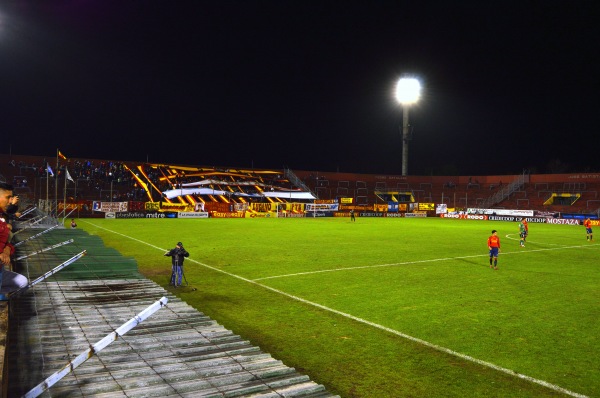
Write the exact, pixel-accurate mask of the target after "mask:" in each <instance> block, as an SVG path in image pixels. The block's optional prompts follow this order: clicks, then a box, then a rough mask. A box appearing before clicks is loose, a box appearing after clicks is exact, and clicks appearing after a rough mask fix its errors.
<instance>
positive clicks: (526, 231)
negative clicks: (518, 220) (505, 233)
mask: <svg viewBox="0 0 600 398" xmlns="http://www.w3.org/2000/svg"><path fill="white" fill-rule="evenodd" d="M522 223H523V225H524V226H525V239H523V241H524V242H527V235H529V224H527V220H526V219H525V217H523V219H522Z"/></svg>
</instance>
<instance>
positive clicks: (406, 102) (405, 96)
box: [396, 77, 421, 176]
mask: <svg viewBox="0 0 600 398" xmlns="http://www.w3.org/2000/svg"><path fill="white" fill-rule="evenodd" d="M420 96H421V83H420V82H419V81H418V80H417V79H415V78H414V77H401V78H400V80H398V83H397V84H396V100H397V101H398V102H399V103H400V104H401V105H402V175H403V176H406V175H408V140H409V139H410V134H409V131H408V110H409V108H410V106H411V105H413V104H415V103H416V102H417V101H418V100H419V97H420Z"/></svg>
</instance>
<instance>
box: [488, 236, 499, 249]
mask: <svg viewBox="0 0 600 398" xmlns="http://www.w3.org/2000/svg"><path fill="white" fill-rule="evenodd" d="M488 247H497V248H498V249H499V248H500V237H499V236H494V235H492V236H490V237H489V238H488Z"/></svg>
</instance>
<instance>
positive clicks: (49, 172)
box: [46, 163, 54, 177]
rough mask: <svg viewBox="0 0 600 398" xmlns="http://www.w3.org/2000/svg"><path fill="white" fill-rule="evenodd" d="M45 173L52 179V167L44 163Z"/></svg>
mask: <svg viewBox="0 0 600 398" xmlns="http://www.w3.org/2000/svg"><path fill="white" fill-rule="evenodd" d="M46 173H48V174H50V175H51V176H52V177H54V172H53V171H52V167H50V163H46Z"/></svg>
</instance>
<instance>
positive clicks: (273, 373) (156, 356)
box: [0, 228, 339, 398]
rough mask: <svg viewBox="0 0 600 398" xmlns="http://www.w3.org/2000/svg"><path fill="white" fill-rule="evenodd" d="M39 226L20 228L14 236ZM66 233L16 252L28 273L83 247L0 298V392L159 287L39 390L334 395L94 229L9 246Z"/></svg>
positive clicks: (11, 393) (38, 377)
mask: <svg viewBox="0 0 600 398" xmlns="http://www.w3.org/2000/svg"><path fill="white" fill-rule="evenodd" d="M38 232H39V231H36V230H33V229H31V230H27V231H24V232H23V234H21V235H19V240H20V241H26V240H27V238H29V237H31V236H33V235H34V234H36V233H38ZM71 239H72V240H73V242H72V243H70V244H67V245H61V246H59V247H57V248H55V249H53V250H51V251H47V252H44V253H43V254H40V255H33V256H31V257H27V258H25V259H23V260H21V261H20V262H17V265H16V266H17V268H16V269H17V270H18V271H21V272H22V273H25V274H26V275H27V276H28V277H29V278H30V280H34V279H35V278H37V277H39V276H40V275H43V274H44V273H45V272H47V271H48V270H49V269H50V268H52V267H53V266H56V265H58V264H61V263H63V262H65V261H66V260H68V259H69V258H72V256H73V255H74V254H77V253H81V252H82V251H86V255H85V256H84V257H82V258H81V259H79V260H77V261H76V262H74V263H73V264H72V265H70V266H69V267H67V268H66V269H64V270H62V271H60V272H58V273H56V274H54V275H52V276H50V277H49V278H48V279H46V280H44V281H42V282H39V283H38V284H36V285H35V286H33V287H31V288H30V289H29V290H28V291H26V292H24V293H21V294H20V295H18V296H13V297H11V299H10V302H2V303H0V341H2V342H3V344H2V345H1V348H2V349H3V350H4V352H3V355H2V357H1V359H2V361H0V362H1V363H0V366H1V367H2V370H3V373H2V374H3V378H2V385H3V395H2V396H3V397H19V396H22V395H23V394H25V393H27V392H28V391H30V390H31V389H32V388H34V387H35V386H37V385H38V384H40V383H41V382H42V381H44V379H46V378H47V377H49V376H50V375H52V374H55V373H56V372H58V371H59V370H61V369H63V367H65V366H66V365H67V364H68V362H69V361H70V360H73V359H74V358H76V357H77V356H78V355H80V354H82V353H84V352H85V351H86V349H89V348H90V346H91V345H93V344H95V343H97V342H98V341H100V340H101V339H102V338H104V337H106V336H107V335H109V334H110V333H112V332H113V331H114V330H115V328H117V327H119V326H120V325H122V324H123V323H124V322H127V321H128V320H130V319H132V318H133V317H134V316H135V315H137V314H139V313H140V312H141V311H142V310H144V309H146V308H147V307H148V306H150V305H151V304H153V303H155V302H156V301H157V300H159V299H161V297H166V298H167V299H168V303H167V305H166V306H164V307H163V308H161V309H159V310H158V311H157V312H156V314H154V315H152V316H151V317H149V318H148V319H146V320H145V321H143V322H141V323H140V324H139V325H137V326H136V327H135V328H134V329H132V330H131V331H130V332H129V333H127V334H126V335H125V336H122V337H119V338H117V339H115V341H114V342H112V343H111V344H110V345H109V346H107V347H106V348H105V349H103V350H102V351H101V352H99V353H97V354H95V355H92V356H91V357H90V358H89V359H88V360H87V361H86V362H84V363H83V364H81V365H80V366H79V367H77V368H75V369H71V370H70V372H69V373H68V374H67V375H66V376H65V377H64V378H62V379H61V380H60V381H57V382H56V384H54V385H53V386H52V387H50V390H49V391H47V392H46V393H44V394H43V395H42V396H43V397H49V396H54V397H58V396H64V397H67V396H69V397H71V396H77V397H92V396H95V397H101V396H102V397H109V396H110V397H113V396H128V397H134V396H137V397H142V396H144V397H149V396H155V397H159V396H160V397H167V396H239V397H248V396H252V397H265V398H266V397H275V396H278V397H280V396H286V397H306V398H311V397H312V398H333V397H337V396H336V395H334V394H331V393H329V392H328V391H327V389H326V388H325V387H324V386H323V385H320V384H317V383H315V382H313V381H311V380H310V378H309V377H308V376H306V375H303V374H300V373H298V372H297V371H296V370H295V369H294V368H290V367H288V366H286V365H285V364H283V363H282V362H281V361H278V360H276V359H274V358H272V357H271V356H270V355H269V354H268V353H265V352H263V351H262V350H261V349H260V348H259V347H256V346H253V345H252V344H250V343H249V342H248V341H246V340H245V339H243V338H242V337H241V336H237V335H235V334H234V333H232V332H231V331H229V330H226V329H225V328H224V327H223V326H221V325H219V324H218V323H217V322H215V321H214V320H212V319H210V318H209V317H207V316H206V315H204V314H203V313H201V312H200V311H198V310H196V309H194V308H192V307H191V306H189V305H187V304H186V303H185V302H183V301H181V300H180V299H179V298H177V297H176V296H174V295H172V294H170V293H169V292H168V291H166V290H164V289H163V288H162V287H160V286H159V285H157V284H156V283H154V282H152V281H150V280H148V279H145V278H144V277H143V276H142V275H140V274H139V272H138V271H137V265H136V263H135V261H134V260H133V259H131V258H125V257H123V256H122V255H120V254H119V253H118V252H116V251H115V250H113V249H111V248H107V247H105V246H104V244H103V242H102V240H101V239H100V238H99V237H97V236H93V235H88V234H87V233H86V232H84V231H82V230H79V229H75V230H72V229H64V228H56V229H53V230H51V231H50V232H47V233H45V234H43V235H41V236H40V237H39V238H37V239H35V240H29V241H28V242H27V243H26V244H23V245H20V246H18V251H17V255H18V256H23V255H27V254H32V253H35V252H36V251H37V250H39V249H40V248H42V247H50V246H53V245H55V244H57V243H59V242H64V241H66V240H71ZM44 389H47V388H46V387H44ZM338 398H339V397H338Z"/></svg>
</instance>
